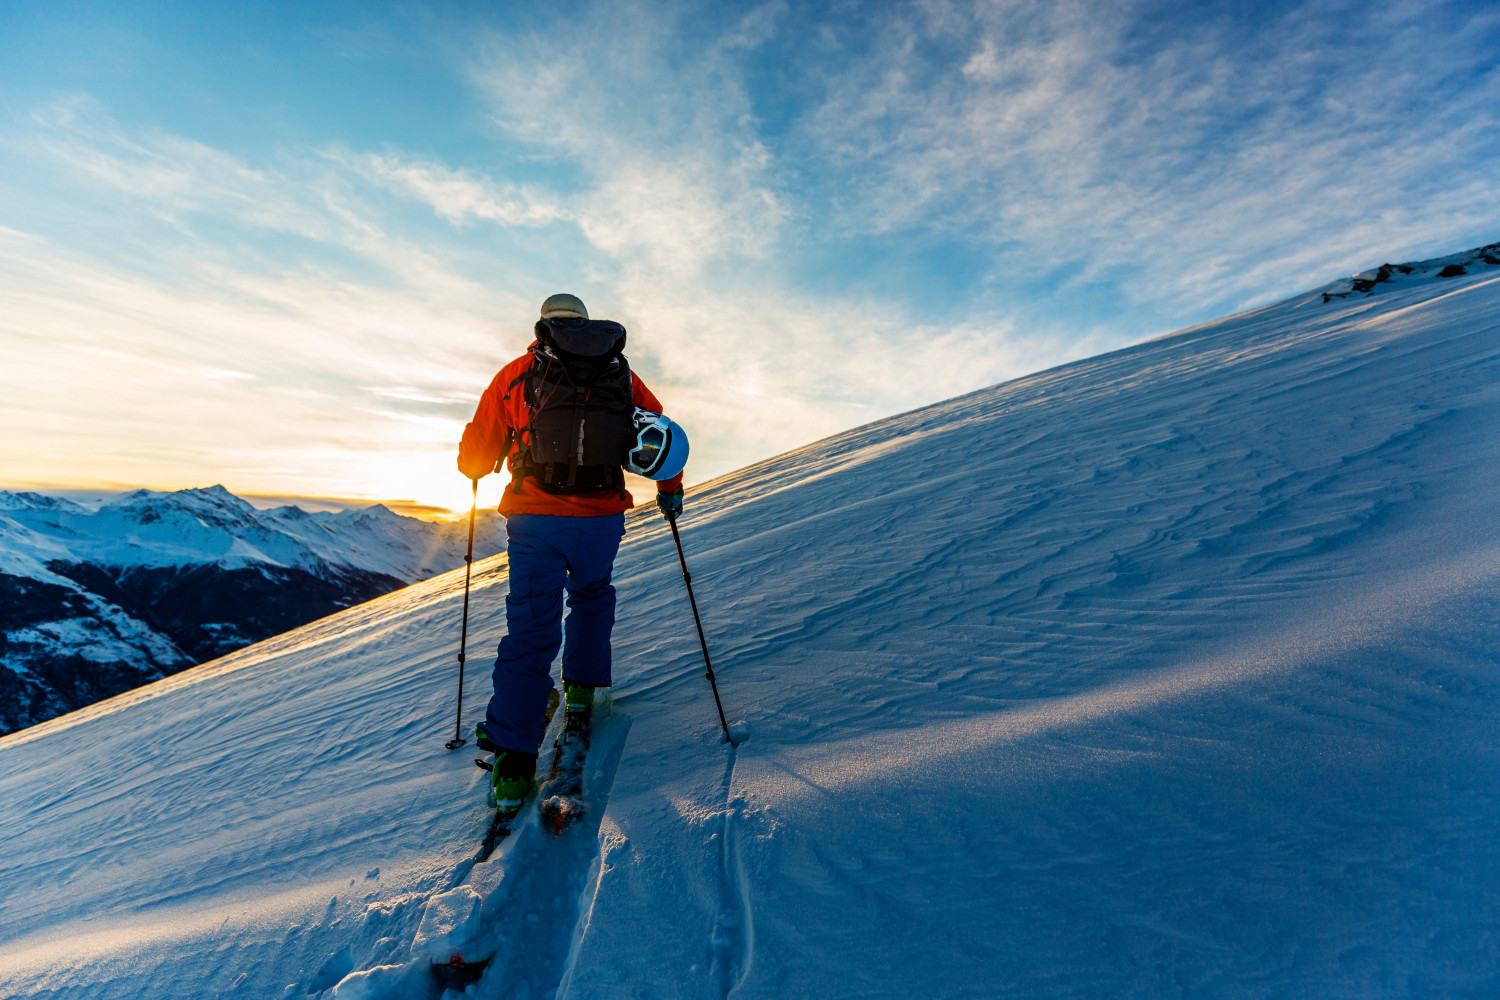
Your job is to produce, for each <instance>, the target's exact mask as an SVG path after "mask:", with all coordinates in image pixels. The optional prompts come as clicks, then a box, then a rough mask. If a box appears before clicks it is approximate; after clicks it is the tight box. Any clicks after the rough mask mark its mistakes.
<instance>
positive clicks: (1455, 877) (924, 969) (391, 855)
mask: <svg viewBox="0 0 1500 1000" xmlns="http://www.w3.org/2000/svg"><path fill="white" fill-rule="evenodd" d="M1493 273H1494V272H1492V271H1491V272H1480V273H1474V274H1470V275H1467V276H1465V277H1460V278H1455V279H1445V281H1444V282H1442V283H1438V284H1432V283H1431V282H1428V283H1426V284H1423V283H1420V282H1416V279H1415V278H1413V279H1412V280H1413V282H1414V283H1413V284H1410V285H1407V286H1398V287H1394V288H1388V289H1381V291H1380V294H1378V295H1374V296H1371V297H1361V296H1358V295H1352V296H1351V297H1349V298H1347V299H1338V300H1335V301H1332V302H1329V303H1323V302H1322V301H1321V298H1320V296H1319V295H1318V294H1317V293H1314V294H1312V295H1309V296H1304V297H1302V298H1300V299H1297V300H1292V301H1290V302H1287V303H1281V304H1278V305H1275V306H1270V307H1266V308H1264V309H1259V310H1254V311H1252V312H1249V313H1246V314H1243V315H1241V316H1237V317H1231V318H1229V319H1226V320H1222V321H1219V322H1217V323H1212V324H1206V325H1205V326H1203V327H1199V328H1195V329H1193V330H1188V331H1183V332H1182V333H1179V334H1177V335H1174V336H1171V337H1166V338H1162V339H1160V340H1157V341H1152V342H1150V343H1147V344H1142V345H1138V346H1137V347H1133V348H1130V349H1127V350H1125V351H1120V352H1115V353H1113V354H1110V355H1105V356H1102V357H1100V358H1094V359H1089V360H1087V361H1083V362H1078V363H1076V364H1073V365H1068V366H1065V367H1063V368H1060V369H1055V370H1053V371H1049V372H1043V373H1040V374H1038V375H1035V376H1031V377H1028V378H1024V379H1020V380H1017V381H1015V382H1012V383H1008V384H1006V385H1003V386H998V387H995V388H993V389H988V390H984V391H982V392H978V393H973V394H970V395H968V396H964V397H960V398H958V399H954V400H950V401H948V402H945V403H942V404H939V405H937V406H933V407H929V408H926V409H924V410H919V411H916V412H914V413H910V414H905V415H902V416H899V417H895V418H891V419H889V420H884V421H880V422H878V423H875V424H872V425H869V426H868V427H863V428H858V429H856V430H853V431H850V432H848V433H846V434H842V435H838V436H837V437H834V438H830V439H828V440H827V441H822V442H818V443H817V444H814V445H811V446H809V447H807V448H804V449H800V450H799V451H796V452H793V453H790V454H788V455H784V456H780V457H778V458H776V459H773V460H770V461H767V462H763V463H760V464H758V465H756V466H752V467H750V468H748V469H745V470H742V471H741V472H739V473H736V474H734V475H732V476H729V477H725V478H724V479H722V480H719V481H717V482H714V483H710V484H708V485H706V486H705V487H702V488H700V489H697V490H695V491H694V493H693V496H692V497H691V498H690V501H689V511H688V515H687V516H685V517H684V519H683V522H682V525H683V530H682V535H683V544H684V547H685V549H686V552H687V558H688V561H689V563H690V565H691V568H692V570H693V579H694V584H695V589H696V591H697V593H698V598H699V605H700V609H701V611H702V614H703V625H704V629H705V632H706V634H707V637H708V642H709V645H710V648H711V650H712V652H713V656H714V660H715V663H716V665H717V673H718V675H719V678H720V685H721V689H722V691H723V694H724V700H725V704H726V709H727V711H728V712H729V714H730V716H731V717H733V718H747V719H749V720H750V722H751V723H752V724H753V727H754V736H753V738H752V739H751V740H749V741H748V742H745V743H743V744H742V745H740V746H739V747H737V748H736V747H728V746H726V745H724V744H723V743H721V742H720V735H719V729H718V721H717V719H716V717H715V712H714V708H713V702H712V699H711V697H710V694H709V691H708V685H707V683H706V682H705V681H704V679H703V675H702V659H701V652H700V650H699V648H698V645H697V638H696V635H695V634H694V631H693V626H692V619H691V616H690V612H689V609H688V606H687V598H686V594H685V593H684V591H683V587H682V579H681V575H680V569H679V567H678V565H677V562H676V557H675V553H674V551H673V549H672V542H671V537H670V534H669V532H668V531H667V529H666V527H665V525H663V524H661V523H660V522H659V520H658V519H656V518H654V517H653V516H651V513H650V512H639V513H637V514H634V515H632V516H631V518H630V520H629V525H630V527H629V534H628V536H627V538H626V540H625V543H624V545H623V546H622V548H621V555H620V560H619V562H618V564H617V573H616V585H617V586H618V587H619V589H620V593H621V605H620V619H619V624H618V626H617V630H616V644H615V653H616V677H615V680H616V685H615V688H614V690H613V692H612V696H611V699H610V703H609V704H610V709H609V712H610V714H609V716H608V718H606V719H604V720H601V724H600V725H599V727H598V728H597V730H596V733H595V736H594V746H593V749H592V750H591V754H590V759H589V765H588V766H589V770H588V773H587V781H588V785H587V787H588V796H587V798H588V802H589V806H590V809H589V812H588V814H587V816H586V819H585V821H584V822H583V823H582V824H580V825H579V826H576V827H574V828H572V829H571V830H569V831H567V833H566V834H565V835H564V836H563V837H561V838H553V837H552V836H551V835H550V834H548V833H545V832H544V831H542V830H541V828H540V827H539V825H538V823H537V821H536V816H535V807H534V806H533V807H531V812H530V813H529V814H528V818H527V820H526V821H525V822H524V823H523V824H522V825H521V826H520V828H519V829H517V831H516V832H515V833H513V834H512V836H511V837H510V838H509V839H508V840H507V841H506V842H505V843H504V844H502V846H501V849H500V850H499V851H497V853H496V855H495V857H494V858H492V859H491V860H490V861H489V862H486V863H484V864H475V863H474V855H475V851H476V850H477V847H478V844H479V842H480V840H481V838H482V835H483V830H484V824H485V821H486V817H485V810H484V807H483V797H484V795H483V789H484V785H483V781H484V775H483V773H482V772H479V771H478V770H477V769H476V768H474V767H473V765H472V763H470V758H471V757H472V753H465V752H459V753H456V754H453V753H447V752H446V751H443V750H442V749H441V746H442V741H443V740H444V739H446V738H447V736H448V735H449V734H451V732H452V718H453V716H452V712H453V704H452V697H453V680H454V663H453V653H454V652H455V648H454V647H455V646H456V637H457V624H458V615H459V605H460V601H461V585H462V575H461V573H459V574H450V575H448V576H446V577H442V578H438V579H434V580H431V581H428V582H426V583H422V584H417V585H415V586H413V587H411V588H408V589H407V590H405V591H402V592H399V593H397V594H393V595H391V596H390V597H387V598H383V599H381V600H379V601H375V602H371V603H370V604H368V605H363V606H360V607H358V608H353V609H350V610H349V611H347V612H345V613H342V614H340V615H336V616H333V617H331V618H328V619H325V620H323V621H320V622H316V623H313V624H312V625H309V626H307V627H305V628H303V629H300V630H298V631H296V632H293V633H289V634H287V635H285V636H281V637H278V638H276V639H273V640H270V641H268V642H265V643H261V644H258V645H257V646H255V647H251V648H250V649H247V650H244V651H242V652H240V653H237V654H234V655H232V656H230V657H226V658H224V659H222V660H219V661H216V662H214V663H212V664H208V665H205V666H203V667H200V668H196V669H194V670H190V671H188V672H186V673H185V674H180V675H177V676H174V677H171V678H168V679H167V680H164V681H162V682H160V683H157V684H153V685H150V686H149V687H147V688H143V689H141V690H140V691H137V692H132V693H130V694H128V695H124V696H121V697H120V698H116V699H113V700H111V701H109V702H105V703H102V704H100V705H96V706H92V707H91V708H90V709H87V710H85V711H82V712H78V713H74V714H73V715H70V716H66V717H64V718H61V719H57V720H54V721H53V722H50V723H47V724H44V725H42V726H39V727H35V728H34V729H32V730H27V731H24V732H22V733H20V734H16V735H15V736H13V737H8V738H6V739H4V740H0V821H3V829H4V831H5V836H4V837H3V838H0V995H6V996H9V995H17V996H28V997H33V996H35V997H64V996H66V997H70V998H71V997H74V996H84V997H101V998H112V997H132V996H137V995H150V996H153V997H178V996H181V997H198V996H209V995H215V996H220V995H221V996H226V997H236V996H244V997H275V996H281V997H289V998H290V997H302V996H315V997H316V996H321V997H322V998H323V1000H330V998H333V997H337V998H340V1000H354V998H366V1000H387V998H397V997H417V998H425V1000H438V998H439V996H440V992H441V991H440V990H439V989H438V986H437V985H436V981H435V980H434V979H433V977H432V976H431V974H430V973H429V971H428V970H427V969H426V968H425V967H424V966H425V961H424V960H418V959H417V958H416V957H414V953H413V950H414V947H415V944H414V942H415V941H416V940H417V936H418V931H419V928H420V927H421V926H422V921H423V918H424V915H426V914H428V913H429V912H435V907H436V906H437V902H438V901H440V900H442V899H448V900H450V901H456V902H458V903H462V902H463V901H464V900H465V899H471V898H472V899H474V900H479V901H480V902H479V904H478V905H479V907H480V908H479V909H478V911H477V913H478V917H477V918H476V919H477V920H478V926H479V927H480V929H481V930H482V935H481V937H482V939H483V940H484V941H487V942H490V943H492V944H494V945H496V946H498V948H499V949H500V950H499V952H498V953H497V954H496V957H495V959H494V960H493V962H492V964H491V965H490V967H489V969H488V970H487V971H486V973H485V974H484V976H483V977H482V978H481V979H480V980H479V981H478V982H477V983H475V984H474V985H473V986H472V987H471V989H470V990H469V991H468V992H467V994H466V995H465V996H466V998H467V997H473V998H474V1000H493V998H503V1000H512V998H516V997H521V998H525V1000H542V998H546V997H549V996H550V997H553V998H556V1000H584V998H595V997H609V998H615V997H639V998H656V997H681V998H693V1000H698V998H705V1000H723V998H725V997H729V996H733V997H735V998H739V1000H747V998H751V997H757V998H759V997H802V996H850V997H883V996H954V997H990V996H997V995H999V996H1018V997H1020V996H1058V997H1100V996H1149V997H1214V998H1217V997H1225V998H1229V997H1240V996H1320V997H1350V998H1353V997H1370V996H1411V997H1450V996H1452V997H1481V996H1493V995H1500V949H1496V948H1495V947H1494V945H1493V930H1492V928H1493V927H1494V926H1496V925H1497V924H1500V895H1497V893H1496V891H1495V887H1496V886H1497V885H1500V841H1497V840H1496V839H1495V837H1494V835H1493V834H1494V830H1495V825H1496V818H1497V817H1500V721H1497V720H1500V624H1497V623H1500V518H1497V516H1496V514H1495V511H1496V510H1497V509H1500V477H1497V474H1496V472H1495V470H1496V468H1500V451H1497V447H1500V445H1497V442H1500V325H1497V323H1496V321H1495V319H1494V317H1495V316H1496V315H1500V281H1497V280H1496V279H1495V278H1494V277H1493ZM503 565H504V563H503V560H501V559H497V560H488V561H485V562H482V563H479V564H477V565H476V578H475V590H474V613H473V618H472V620H471V641H472V643H473V649H474V650H475V652H474V655H473V659H472V661H471V662H473V663H476V664H479V663H484V662H485V657H484V656H483V655H482V654H481V652H480V651H481V650H483V649H484V648H485V647H486V646H487V645H488V646H490V647H491V648H492V647H493V643H494V642H495V641H497V640H498V638H499V635H500V634H501V632H502V631H503V626H504V597H505V592H506V586H505V577H504V573H503ZM476 687H478V688H483V687H484V685H483V683H482V682H481V683H479V684H477V685H476ZM485 693H487V692H482V691H478V690H476V691H474V693H473V694H472V695H471V699H470V702H469V704H468V707H467V710H466V713H465V714H466V718H467V719H469V720H471V721H472V719H474V718H476V717H477V716H478V714H479V712H481V711H482V706H483V700H484V694H485ZM466 749H467V748H466ZM465 886H466V887H468V888H469V889H471V890H472V891H473V893H474V895H473V896H472V897H471V896H466V895H465V894H464V892H463V891H461V888H462V887H465ZM455 912H457V911H455ZM449 1000H454V998H453V997H450V998H449Z"/></svg>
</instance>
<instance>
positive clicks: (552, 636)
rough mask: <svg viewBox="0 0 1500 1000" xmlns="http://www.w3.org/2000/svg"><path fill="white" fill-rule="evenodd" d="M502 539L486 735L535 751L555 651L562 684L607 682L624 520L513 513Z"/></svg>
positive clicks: (620, 516)
mask: <svg viewBox="0 0 1500 1000" xmlns="http://www.w3.org/2000/svg"><path fill="white" fill-rule="evenodd" d="M505 535H506V543H507V545H506V548H507V551H508V553H509V555H510V595H509V596H508V597H506V598H505V623H506V634H505V638H503V639H501V640H500V653H499V655H498V656H496V657H495V675H494V681H495V694H494V697H492V698H491V699H490V705H489V708H488V709H487V710H486V712H485V717H484V730H485V733H486V734H487V735H488V736H489V738H490V739H491V740H493V741H494V742H495V743H497V744H499V745H500V746H502V747H504V748H505V749H507V750H518V751H520V752H522V753H536V752H537V744H539V743H540V742H541V739H542V722H543V718H544V716H545V715H546V711H547V692H548V691H550V690H552V660H553V659H554V658H555V657H556V656H557V647H558V646H562V647H563V658H562V675H563V678H564V679H565V680H570V681H574V682H576V683H580V684H592V685H595V686H596V687H608V686H609V684H610V650H609V635H610V632H611V631H612V630H613V629H614V626H615V588H614V586H613V585H611V583H610V574H611V573H612V572H613V570H614V565H615V554H616V553H617V552H618V551H619V550H620V539H621V538H622V537H624V535H625V515H624V514H609V515H606V516H604V517H558V516H554V515H551V514H515V515H512V516H511V517H508V518H506V521H505ZM564 590H566V591H567V603H568V618H567V624H566V629H565V628H564V625H563V592H564ZM565 630H566V633H567V634H566V641H565V639H564V631H565Z"/></svg>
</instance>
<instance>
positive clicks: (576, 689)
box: [563, 681, 594, 722]
mask: <svg viewBox="0 0 1500 1000" xmlns="http://www.w3.org/2000/svg"><path fill="white" fill-rule="evenodd" d="M563 701H564V703H565V704H566V706H567V708H566V714H565V715H564V716H563V721H565V722H566V721H567V720H568V719H572V718H575V717H577V718H582V719H585V720H586V719H588V717H589V713H590V712H592V711H593V710H594V685H592V684H578V683H575V682H574V681H563Z"/></svg>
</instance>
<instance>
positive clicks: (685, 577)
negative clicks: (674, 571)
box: [667, 514, 734, 745]
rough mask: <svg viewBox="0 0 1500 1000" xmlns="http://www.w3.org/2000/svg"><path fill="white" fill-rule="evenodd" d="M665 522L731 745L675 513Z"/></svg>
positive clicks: (707, 671) (708, 674)
mask: <svg viewBox="0 0 1500 1000" xmlns="http://www.w3.org/2000/svg"><path fill="white" fill-rule="evenodd" d="M667 523H668V524H670V525H671V526H672V541H673V542H674V543H676V545H677V561H678V562H680V563H682V582H683V583H685V584H687V592H688V603H689V604H691V605H692V606H693V624H695V625H697V626H698V643H699V645H701V646H702V647H703V666H704V667H705V668H706V669H705V670H704V673H703V676H704V677H707V678H708V684H709V686H710V687H712V688H713V689H714V706H715V707H716V708H718V710H719V725H721V726H723V727H724V742H726V743H729V744H731V745H733V743H734V740H732V739H731V738H730V736H729V721H728V720H727V719H725V718H724V703H723V702H722V701H720V700H719V682H718V681H716V680H714V664H713V661H712V660H710V659H709V658H708V640H707V639H705V638H704V637H703V619H702V618H699V617H698V601H697V599H696V598H695V597H693V575H692V574H691V573H689V572H688V568H687V557H686V556H684V555H683V554H682V536H681V535H679V534H678V533H677V518H676V516H675V515H670V514H669V515H668V516H667Z"/></svg>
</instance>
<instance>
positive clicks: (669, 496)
mask: <svg viewBox="0 0 1500 1000" xmlns="http://www.w3.org/2000/svg"><path fill="white" fill-rule="evenodd" d="M656 506H658V507H660V508H661V512H662V514H663V515H664V516H665V517H666V519H667V520H668V521H675V520H677V515H678V514H681V513H682V487H681V486H679V487H677V488H676V489H675V490H673V491H672V492H670V493H662V492H658V493H657V494H656Z"/></svg>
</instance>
